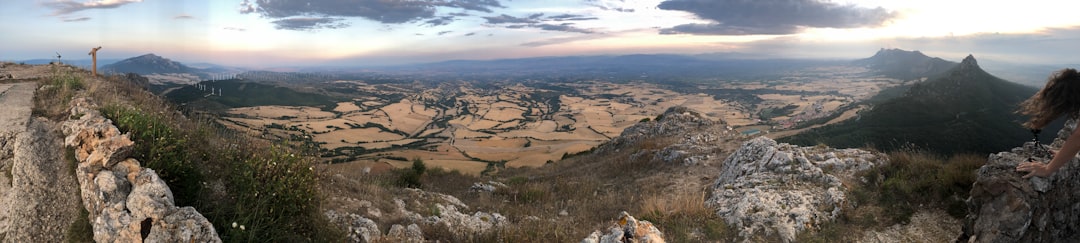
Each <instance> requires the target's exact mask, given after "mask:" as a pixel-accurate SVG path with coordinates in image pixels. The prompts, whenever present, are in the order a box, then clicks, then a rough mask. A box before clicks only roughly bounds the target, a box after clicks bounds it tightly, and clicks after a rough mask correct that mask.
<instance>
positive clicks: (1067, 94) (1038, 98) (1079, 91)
mask: <svg viewBox="0 0 1080 243" xmlns="http://www.w3.org/2000/svg"><path fill="white" fill-rule="evenodd" d="M1077 111H1080V73H1077V72H1076V69H1072V68H1066V69H1062V70H1061V71H1057V72H1054V74H1053V75H1051V76H1050V79H1049V80H1047V81H1046V86H1044V87H1043V88H1042V89H1041V90H1039V92H1038V93H1035V95H1033V96H1031V98H1028V99H1027V100H1025V101H1024V102H1023V103H1020V109H1019V110H1017V113H1019V114H1021V115H1027V116H1031V118H1030V119H1028V121H1027V122H1024V126H1025V127H1028V128H1031V129H1041V128H1043V127H1044V126H1046V124H1049V123H1050V122H1051V121H1054V119H1057V118H1058V117H1060V116H1061V115H1063V114H1070V115H1075V114H1076V112H1077Z"/></svg>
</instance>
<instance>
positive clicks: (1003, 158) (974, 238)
mask: <svg viewBox="0 0 1080 243" xmlns="http://www.w3.org/2000/svg"><path fill="white" fill-rule="evenodd" d="M1076 125H1077V118H1076V117H1073V118H1071V119H1069V121H1068V122H1066V125H1065V128H1063V129H1061V130H1060V132H1058V137H1057V139H1055V140H1054V142H1053V144H1051V145H1050V146H1049V147H1050V148H1053V149H1058V148H1060V147H1061V145H1063V144H1064V141H1065V139H1066V138H1068V137H1069V134H1071V133H1072V131H1073V129H1076ZM1045 149H1049V148H1038V147H1036V146H1035V144H1034V143H1032V142H1028V143H1027V144H1024V146H1023V147H1018V148H1013V149H1012V151H1009V152H1000V153H996V154H991V155H990V157H989V160H988V161H987V162H986V165H984V166H983V167H982V168H979V171H978V179H976V181H975V184H973V185H972V188H971V197H970V198H968V206H969V209H968V216H967V218H966V219H965V222H964V232H963V234H962V235H961V236H960V237H959V239H958V240H957V241H966V242H1074V241H1076V240H1077V237H1078V236H1080V203H1078V202H1080V164H1078V159H1077V158H1075V157H1074V158H1073V159H1072V160H1071V161H1069V162H1068V163H1066V164H1065V166H1064V167H1062V168H1061V169H1059V170H1058V171H1057V172H1056V173H1054V174H1053V175H1051V176H1049V177H1046V178H1041V177H1033V178H1030V179H1022V178H1021V177H1022V176H1023V175H1024V173H1020V172H1016V169H1015V168H1016V166H1017V165H1019V164H1020V163H1021V162H1024V161H1028V159H1029V158H1033V159H1035V160H1038V161H1041V162H1044V163H1046V162H1049V159H1050V157H1049V156H1048V155H1047V152H1046V150H1045Z"/></svg>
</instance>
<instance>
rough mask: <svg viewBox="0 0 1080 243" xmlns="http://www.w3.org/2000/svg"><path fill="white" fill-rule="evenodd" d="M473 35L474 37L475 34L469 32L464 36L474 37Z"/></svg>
mask: <svg viewBox="0 0 1080 243" xmlns="http://www.w3.org/2000/svg"><path fill="white" fill-rule="evenodd" d="M474 35H476V32H469V33H468V34H465V36H474Z"/></svg>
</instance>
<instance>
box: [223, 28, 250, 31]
mask: <svg viewBox="0 0 1080 243" xmlns="http://www.w3.org/2000/svg"><path fill="white" fill-rule="evenodd" d="M224 29H225V30H232V31H240V32H244V31H247V29H245V28H239V27H225V28H224Z"/></svg>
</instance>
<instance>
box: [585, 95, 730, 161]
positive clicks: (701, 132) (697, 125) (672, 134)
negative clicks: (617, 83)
mask: <svg viewBox="0 0 1080 243" xmlns="http://www.w3.org/2000/svg"><path fill="white" fill-rule="evenodd" d="M661 116H662V117H661V118H660V119H657V120H656V121H650V122H641V123H638V124H634V125H633V126H630V127H627V128H626V129H624V130H623V132H622V133H621V134H620V135H619V136H618V137H616V138H614V139H612V140H611V142H609V143H608V144H606V145H604V146H600V147H599V148H598V149H597V152H598V153H600V152H605V151H608V150H618V149H619V148H622V147H626V146H628V145H630V144H634V143H638V142H641V141H646V140H649V139H654V138H679V140H678V141H675V142H674V143H672V144H671V145H668V146H666V147H664V148H661V149H658V150H657V151H651V150H642V151H639V152H638V153H636V154H633V155H631V157H630V158H631V160H635V159H637V158H638V157H640V156H644V155H646V154H649V153H652V160H653V161H662V162H665V163H677V164H683V165H702V164H708V163H709V161H712V160H716V159H718V158H716V156H715V155H717V154H722V150H723V146H722V145H725V144H727V143H725V142H723V141H726V140H730V139H733V138H734V132H732V131H728V130H726V129H723V128H722V127H723V126H721V125H723V124H724V123H723V122H722V121H719V122H718V121H713V120H710V119H708V118H706V117H704V116H702V115H701V114H698V113H697V112H694V111H692V110H690V109H687V108H686V107H682V106H676V107H672V108H669V109H668V110H667V111H665V112H664V114H663V115H661Z"/></svg>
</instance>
